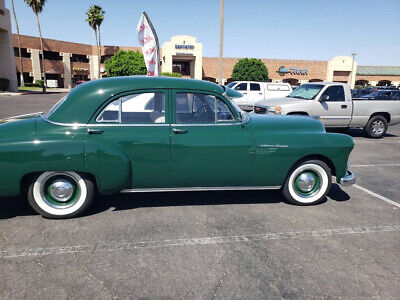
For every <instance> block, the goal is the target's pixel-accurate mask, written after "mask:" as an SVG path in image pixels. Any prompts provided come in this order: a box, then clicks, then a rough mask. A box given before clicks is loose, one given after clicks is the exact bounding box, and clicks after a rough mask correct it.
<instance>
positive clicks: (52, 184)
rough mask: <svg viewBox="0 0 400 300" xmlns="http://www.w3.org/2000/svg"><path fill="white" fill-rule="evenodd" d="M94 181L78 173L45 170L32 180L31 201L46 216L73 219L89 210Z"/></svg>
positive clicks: (29, 192) (38, 211) (29, 199)
mask: <svg viewBox="0 0 400 300" xmlns="http://www.w3.org/2000/svg"><path fill="white" fill-rule="evenodd" d="M93 195H94V184H93V182H92V181H91V180H90V179H88V178H86V177H85V176H81V175H79V174H78V173H75V172H44V173H42V174H40V175H38V176H36V177H34V179H33V180H32V183H31V185H30V186H29V189H28V201H29V204H30V205H31V206H32V208H33V209H34V210H35V211H36V212H37V213H39V214H41V215H42V216H44V217H46V218H52V219H64V218H71V217H75V216H77V215H79V214H81V213H82V212H83V211H85V210H86V209H87V208H88V206H89V205H90V203H91V202H92V200H93Z"/></svg>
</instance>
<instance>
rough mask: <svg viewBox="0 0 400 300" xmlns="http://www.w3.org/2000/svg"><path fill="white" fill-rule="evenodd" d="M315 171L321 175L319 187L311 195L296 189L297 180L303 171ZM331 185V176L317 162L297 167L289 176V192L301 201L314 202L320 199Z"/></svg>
mask: <svg viewBox="0 0 400 300" xmlns="http://www.w3.org/2000/svg"><path fill="white" fill-rule="evenodd" d="M307 172H313V173H316V174H317V175H318V177H319V180H320V183H319V187H318V189H316V190H315V191H314V192H312V193H311V194H309V195H302V194H300V193H298V192H297V191H296V188H295V185H296V184H295V181H296V179H297V177H298V176H299V175H301V174H302V173H307ZM328 186H329V177H328V174H327V173H326V171H325V170H324V168H322V167H321V166H320V165H317V164H304V165H301V166H299V167H298V168H297V169H295V170H294V171H293V172H292V174H291V175H290V177H289V182H288V188H289V193H290V195H291V196H292V197H293V199H295V200H296V201H298V202H300V203H305V204H306V203H312V202H315V201H318V200H319V199H320V198H321V197H322V195H324V194H325V192H326V190H327V188H328Z"/></svg>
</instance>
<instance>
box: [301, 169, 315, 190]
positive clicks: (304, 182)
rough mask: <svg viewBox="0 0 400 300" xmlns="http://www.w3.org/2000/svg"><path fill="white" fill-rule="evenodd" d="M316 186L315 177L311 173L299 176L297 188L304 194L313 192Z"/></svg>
mask: <svg viewBox="0 0 400 300" xmlns="http://www.w3.org/2000/svg"><path fill="white" fill-rule="evenodd" d="M314 186H315V177H314V176H313V175H312V174H311V173H309V172H306V173H303V174H301V175H300V176H299V178H298V181H297V187H298V188H299V189H300V190H301V191H302V192H304V193H308V192H311V191H312V190H313V188H314Z"/></svg>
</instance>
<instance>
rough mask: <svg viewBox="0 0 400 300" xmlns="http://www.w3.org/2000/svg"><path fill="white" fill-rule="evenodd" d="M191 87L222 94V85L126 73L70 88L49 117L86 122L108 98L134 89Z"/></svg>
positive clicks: (54, 120)
mask: <svg viewBox="0 0 400 300" xmlns="http://www.w3.org/2000/svg"><path fill="white" fill-rule="evenodd" d="M169 88H173V89H190V90H203V91H209V92H215V93H218V94H222V93H223V92H224V88H222V87H221V86H219V85H217V84H215V83H212V82H209V81H203V80H195V79H182V78H171V77H148V76H126V77H112V78H105V79H97V80H92V81H89V82H85V83H82V84H80V85H78V86H77V87H76V88H74V89H73V90H71V92H70V93H69V94H68V95H67V99H66V100H65V101H64V102H63V103H62V104H61V105H60V107H59V108H58V109H57V110H56V111H55V112H54V113H53V114H51V116H49V117H48V119H49V120H50V121H52V122H56V123H67V124H70V123H78V124H86V123H87V122H88V121H89V119H90V118H91V117H92V116H93V114H94V113H95V111H96V110H97V109H98V108H99V107H100V106H101V105H102V104H103V103H104V102H105V101H107V99H109V98H110V97H113V96H115V95H117V94H120V93H123V92H129V91H135V90H142V89H143V90H146V89H147V90H148V89H169Z"/></svg>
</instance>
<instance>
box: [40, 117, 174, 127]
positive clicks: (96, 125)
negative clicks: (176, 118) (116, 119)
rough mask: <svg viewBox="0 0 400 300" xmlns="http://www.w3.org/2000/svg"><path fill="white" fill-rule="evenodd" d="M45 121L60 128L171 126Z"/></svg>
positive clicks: (165, 124)
mask: <svg viewBox="0 0 400 300" xmlns="http://www.w3.org/2000/svg"><path fill="white" fill-rule="evenodd" d="M43 120H45V121H46V122H48V123H50V124H54V125H58V126H68V127H149V126H160V127H167V126H169V124H167V123H162V124H161V123H154V124H119V123H118V124H107V123H102V124H90V123H88V124H81V123H58V122H54V121H50V120H49V119H48V118H47V117H43Z"/></svg>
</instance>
